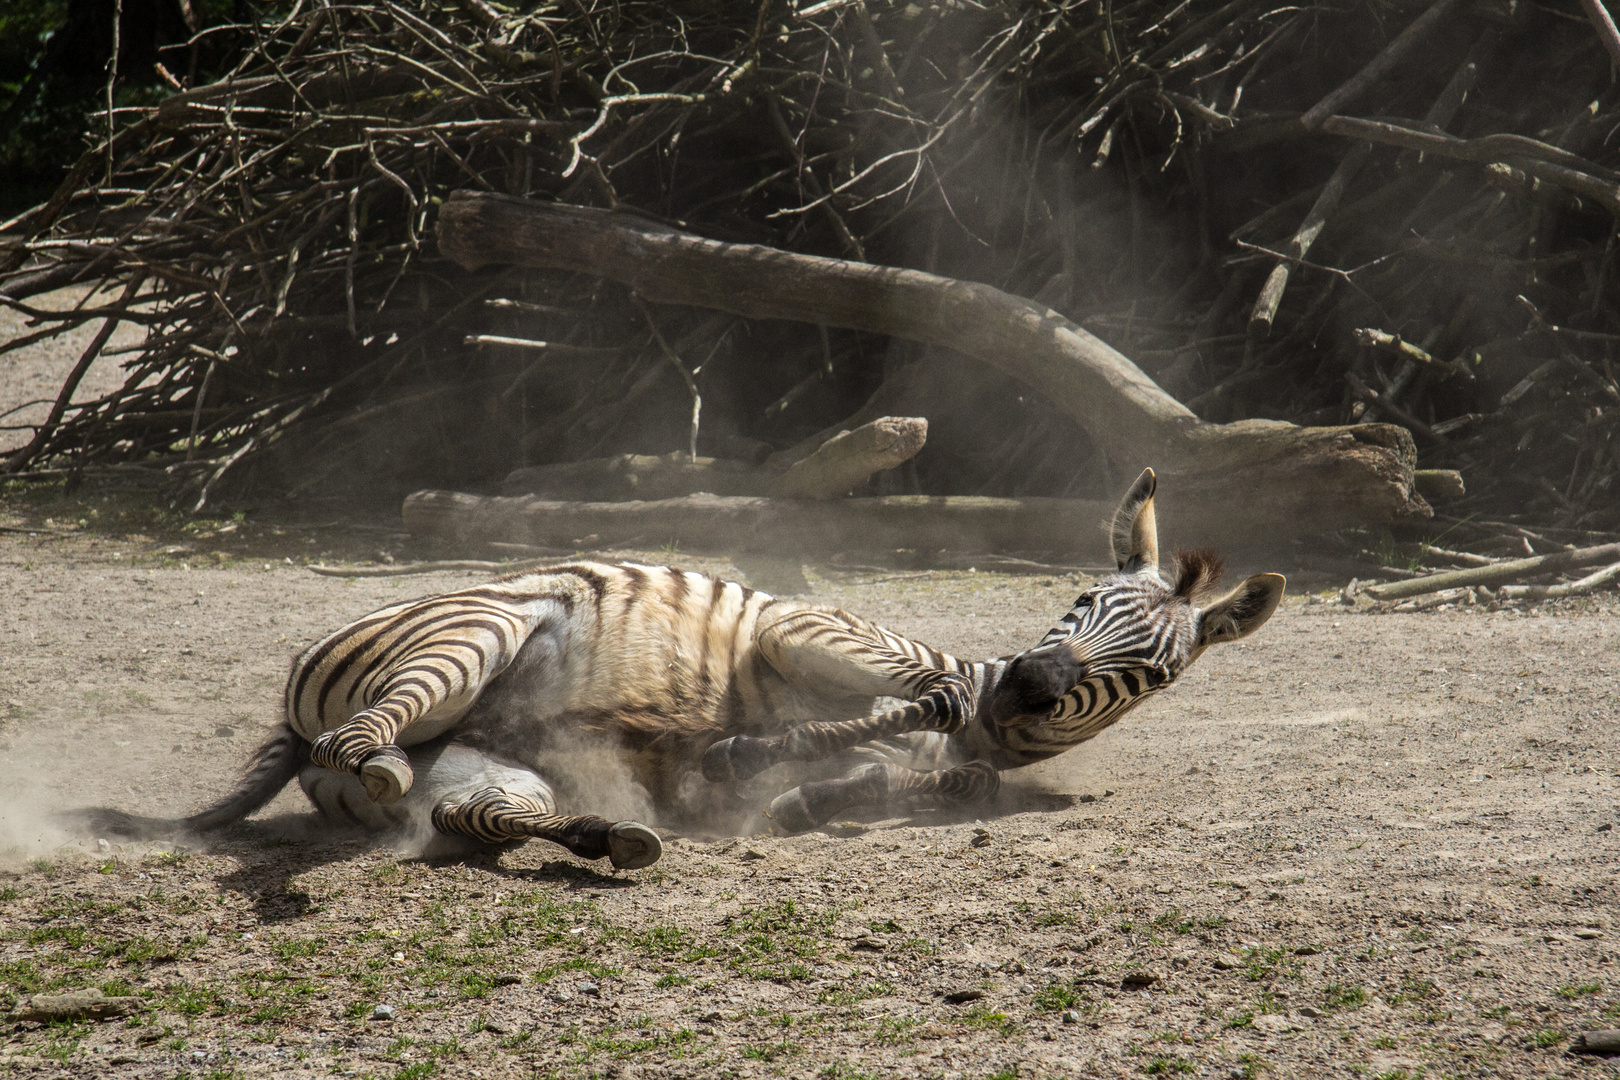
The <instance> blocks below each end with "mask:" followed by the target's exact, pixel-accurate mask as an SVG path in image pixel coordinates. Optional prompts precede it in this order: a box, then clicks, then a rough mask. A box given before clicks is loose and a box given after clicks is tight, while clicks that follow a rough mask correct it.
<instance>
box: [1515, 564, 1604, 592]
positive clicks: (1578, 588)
mask: <svg viewBox="0 0 1620 1080" xmlns="http://www.w3.org/2000/svg"><path fill="white" fill-rule="evenodd" d="M1613 581H1620V562H1617V563H1614V564H1613V565H1611V566H1605V567H1604V568H1603V569H1602V570H1599V571H1598V572H1597V573H1595V574H1588V575H1586V576H1585V577H1583V578H1580V579H1579V580H1577V581H1567V582H1563V583H1562V584H1558V585H1503V586H1502V587H1501V588H1499V589H1497V590H1496V595H1497V596H1499V597H1501V598H1502V599H1504V600H1557V599H1561V598H1563V597H1566V596H1585V595H1586V594H1587V593H1589V592H1596V591H1597V590H1598V589H1601V588H1603V586H1605V585H1608V584H1609V583H1611V582H1613Z"/></svg>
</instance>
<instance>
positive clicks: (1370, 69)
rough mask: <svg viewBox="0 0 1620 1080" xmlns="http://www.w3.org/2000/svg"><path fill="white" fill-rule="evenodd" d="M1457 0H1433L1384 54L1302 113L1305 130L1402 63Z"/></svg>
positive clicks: (1316, 125) (1314, 125) (1310, 128)
mask: <svg viewBox="0 0 1620 1080" xmlns="http://www.w3.org/2000/svg"><path fill="white" fill-rule="evenodd" d="M1457 3H1458V0H1436V3H1435V4H1434V6H1433V7H1431V8H1429V10H1428V11H1425V12H1424V13H1423V14H1422V15H1419V16H1418V17H1417V18H1415V19H1413V20H1412V22H1411V24H1410V25H1408V26H1407V28H1406V29H1405V30H1402V31H1401V32H1400V35H1399V36H1397V37H1396V38H1395V40H1394V41H1392V42H1390V43H1389V44H1388V45H1387V46H1386V47H1385V48H1384V51H1383V52H1381V53H1379V54H1378V55H1377V56H1375V57H1373V58H1372V61H1371V62H1370V63H1369V64H1368V65H1367V66H1366V67H1364V68H1362V69H1361V70H1360V71H1358V72H1356V73H1355V74H1354V75H1352V76H1351V77H1350V78H1349V79H1348V80H1347V81H1346V82H1345V83H1344V85H1343V86H1340V87H1339V88H1338V89H1337V90H1335V91H1333V92H1332V93H1331V94H1328V95H1327V96H1326V97H1324V98H1323V99H1322V100H1321V101H1318V102H1317V103H1316V104H1315V105H1312V106H1311V107H1310V108H1309V109H1307V110H1305V115H1303V116H1301V117H1300V118H1299V122H1300V123H1301V124H1303V125H1304V127H1305V130H1307V131H1315V130H1316V129H1317V128H1319V127H1321V126H1322V121H1324V120H1326V119H1327V118H1328V117H1330V116H1332V115H1333V114H1334V113H1336V112H1338V111H1339V109H1340V108H1342V107H1343V106H1344V105H1346V104H1348V103H1349V102H1351V101H1353V100H1354V99H1355V98H1357V97H1359V96H1360V95H1361V94H1362V93H1364V92H1365V91H1366V90H1367V89H1368V88H1369V87H1371V86H1372V85H1373V84H1374V83H1376V82H1377V81H1378V80H1379V79H1382V78H1383V77H1384V76H1385V75H1387V74H1389V73H1390V71H1392V70H1394V68H1395V66H1396V65H1397V64H1399V63H1400V62H1401V61H1402V60H1405V59H1406V55H1407V54H1408V53H1410V52H1411V51H1412V50H1413V49H1415V48H1416V47H1417V46H1418V44H1419V43H1420V42H1421V41H1422V40H1423V38H1424V37H1425V36H1426V35H1427V34H1428V33H1429V31H1430V30H1432V29H1434V28H1435V27H1436V26H1438V25H1439V23H1440V21H1441V20H1442V19H1444V18H1445V17H1446V16H1447V15H1449V14H1450V13H1451V9H1452V8H1453V7H1456V6H1457Z"/></svg>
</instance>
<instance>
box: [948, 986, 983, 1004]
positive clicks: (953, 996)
mask: <svg viewBox="0 0 1620 1080" xmlns="http://www.w3.org/2000/svg"><path fill="white" fill-rule="evenodd" d="M983 997H984V991H983V990H980V989H977V988H972V989H964V990H947V991H945V1000H946V1001H948V1002H950V1003H951V1004H952V1005H961V1004H964V1003H966V1002H969V1001H978V1000H980V999H981V998H983Z"/></svg>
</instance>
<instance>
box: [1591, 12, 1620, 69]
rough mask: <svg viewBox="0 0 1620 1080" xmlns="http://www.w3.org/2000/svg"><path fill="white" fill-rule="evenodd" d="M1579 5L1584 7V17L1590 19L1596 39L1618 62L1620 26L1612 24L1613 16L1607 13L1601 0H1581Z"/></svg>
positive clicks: (1619, 59) (1619, 61)
mask: <svg viewBox="0 0 1620 1080" xmlns="http://www.w3.org/2000/svg"><path fill="white" fill-rule="evenodd" d="M1581 7H1583V8H1585V9H1586V17H1587V18H1588V19H1590V20H1592V28H1593V29H1595V30H1596V31H1597V36H1598V40H1599V41H1601V42H1603V47H1604V48H1605V49H1608V50H1609V57H1610V59H1612V60H1613V61H1614V62H1615V63H1616V64H1620V28H1617V27H1616V26H1615V25H1614V17H1613V16H1611V15H1610V14H1609V9H1608V8H1606V7H1604V6H1603V3H1602V0H1581Z"/></svg>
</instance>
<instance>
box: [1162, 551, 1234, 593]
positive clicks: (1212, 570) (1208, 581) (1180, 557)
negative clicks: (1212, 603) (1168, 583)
mask: <svg viewBox="0 0 1620 1080" xmlns="http://www.w3.org/2000/svg"><path fill="white" fill-rule="evenodd" d="M1175 563H1176V583H1175V587H1174V591H1175V594H1176V595H1177V596H1179V597H1180V598H1181V599H1183V600H1186V601H1188V602H1189V603H1191V602H1194V601H1197V600H1200V599H1202V598H1203V597H1204V596H1207V595H1208V594H1209V592H1210V591H1211V590H1212V589H1214V588H1215V586H1216V584H1217V583H1218V582H1219V581H1220V580H1221V574H1222V573H1224V572H1225V570H1226V561H1225V560H1224V559H1222V558H1221V557H1220V555H1218V554H1217V553H1215V552H1213V551H1210V550H1208V549H1206V548H1198V549H1195V550H1193V551H1177V552H1176V556H1175Z"/></svg>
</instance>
